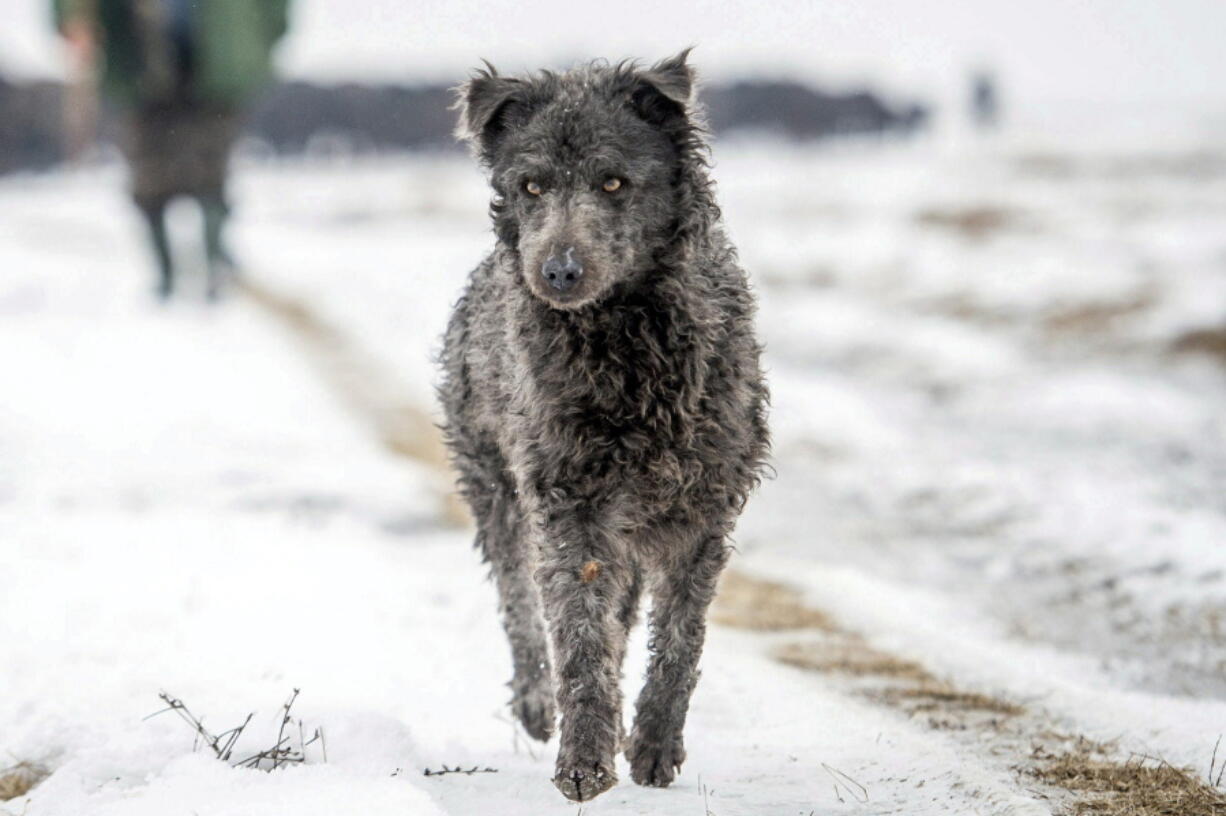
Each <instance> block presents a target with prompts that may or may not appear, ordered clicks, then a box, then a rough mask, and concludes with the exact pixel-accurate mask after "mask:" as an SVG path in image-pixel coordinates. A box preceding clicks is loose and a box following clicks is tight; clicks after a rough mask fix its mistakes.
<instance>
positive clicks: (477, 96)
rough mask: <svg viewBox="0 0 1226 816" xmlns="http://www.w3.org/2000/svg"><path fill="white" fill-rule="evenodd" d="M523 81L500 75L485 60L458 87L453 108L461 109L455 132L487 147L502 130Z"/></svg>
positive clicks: (521, 88) (520, 91) (476, 144)
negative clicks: (482, 65)
mask: <svg viewBox="0 0 1226 816" xmlns="http://www.w3.org/2000/svg"><path fill="white" fill-rule="evenodd" d="M522 92H523V83H522V82H521V81H520V80H518V79H515V78H513V77H504V76H499V74H498V71H497V70H495V69H494V66H492V65H490V64H489V63H488V62H487V63H485V69H484V70H478V71H477V72H476V73H475V74H474V75H473V78H472V79H470V80H469V81H468V82H465V83H464V84H463V85H461V86H460V87H459V88H458V89H457V96H458V99H457V100H456V105H455V107H456V108H458V109H459V111H460V121H459V123H458V125H457V126H456V135H457V136H458V137H459V138H460V139H463V140H464V141H467V142H471V143H472V144H473V145H475V146H477V147H479V148H481V149H482V150H488V149H489V148H490V147H491V146H492V144H493V143H494V141H496V140H497V138H498V135H499V134H500V133H501V132H502V129H503V118H504V116H505V114H506V111H507V108H508V106H510V105H511V104H512V103H513V102H515V101H516V100H517V99H519V97H520V95H521V93H522Z"/></svg>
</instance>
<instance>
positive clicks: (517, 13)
mask: <svg viewBox="0 0 1226 816" xmlns="http://www.w3.org/2000/svg"><path fill="white" fill-rule="evenodd" d="M48 5H49V3H48V2H46V0H0V21H3V22H2V23H0V70H7V71H9V72H15V71H17V72H21V73H37V74H53V73H55V72H57V71H58V70H59V60H60V58H61V54H60V51H59V50H58V48H57V43H56V42H55V39H54V38H53V37H52V36H51V35H50V33H49V32H48V27H47V17H48V12H47V6H48ZM1224 39H1226V0H964V2H953V0H840V2H831V1H829V0H827V1H826V2H797V1H796V0H769V2H761V1H760V0H759V1H758V2H745V1H742V2H732V1H731V0H725V1H724V2H716V1H714V0H707V1H705V2H676V1H675V0H619V2H602V3H582V2H565V1H564V0H539V1H538V2H530V1H529V0H521V1H520V2H506V3H502V2H497V0H479V1H477V2H474V0H425V1H420V0H298V3H297V6H296V7H295V9H294V30H293V32H292V34H291V37H290V39H289V40H288V41H287V42H286V44H285V47H284V49H283V52H282V54H281V63H282V65H283V66H284V68H285V71H286V72H287V73H288V74H289V75H291V76H300V77H314V78H326V79H340V78H351V79H359V80H363V79H365V80H401V81H412V80H414V79H422V78H427V79H434V80H443V81H453V80H456V79H458V78H459V77H460V76H462V75H463V73H464V72H465V70H466V69H467V68H468V67H469V66H471V65H473V64H474V63H476V61H477V60H478V59H479V58H481V57H485V58H488V59H490V60H491V61H493V62H494V63H495V65H498V66H499V67H505V68H506V69H508V70H515V69H523V68H526V67H536V66H540V65H549V64H553V65H558V64H564V63H567V62H569V61H572V60H574V59H578V58H581V57H590V56H605V57H611V58H619V57H622V56H640V57H647V58H654V57H658V56H663V55H665V54H667V53H669V52H672V51H676V50H678V49H679V48H680V47H682V46H684V45H689V44H694V45H697V46H698V50H697V51H696V52H695V55H694V58H693V60H694V62H695V64H696V65H698V67H699V68H700V69H701V70H702V72H703V73H704V74H705V75H706V76H707V77H710V78H717V79H718V78H724V77H728V76H735V75H744V74H759V75H773V76H784V75H789V74H790V75H801V76H804V77H807V78H810V79H813V80H816V81H823V82H825V83H827V84H834V85H839V86H843V87H847V86H879V87H885V88H888V89H890V90H893V91H895V92H898V93H900V94H901V95H905V96H908V97H909V96H913V95H918V96H924V97H927V98H929V99H932V100H934V101H938V102H940V101H950V100H952V99H954V98H957V97H956V96H955V95H958V96H960V95H961V94H962V93H963V91H964V88H965V81H966V74H967V71H968V70H969V69H970V68H971V67H972V66H974V65H979V64H982V65H988V66H991V67H993V68H994V69H995V70H996V72H997V73H998V74H999V76H1000V78H1001V81H1002V85H1003V87H1004V88H1005V90H1006V91H1007V94H1008V98H1009V99H1010V100H1011V101H1012V102H1014V103H1015V104H1017V105H1019V106H1043V105H1047V104H1050V103H1053V102H1061V101H1074V102H1080V101H1098V102H1106V103H1117V102H1118V103H1132V104H1138V103H1141V104H1148V103H1161V104H1169V103H1178V104H1183V103H1188V102H1197V103H1201V104H1208V105H1210V106H1212V107H1214V108H1216V109H1218V110H1226V44H1224V42H1223V40H1224Z"/></svg>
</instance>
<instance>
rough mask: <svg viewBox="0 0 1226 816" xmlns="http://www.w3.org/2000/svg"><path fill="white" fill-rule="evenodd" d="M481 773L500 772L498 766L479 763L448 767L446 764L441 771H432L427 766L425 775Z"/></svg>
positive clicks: (468, 774)
mask: <svg viewBox="0 0 1226 816" xmlns="http://www.w3.org/2000/svg"><path fill="white" fill-rule="evenodd" d="M479 773H498V769H497V768H481V767H479V766H477V765H474V766H472V767H471V768H461V767H460V766H459V765H457V766H455V767H454V768H448V767H447V766H446V765H444V766H443V769H442V770H441V771H432V770H430V769H429V768H426V771H425V774H424V775H425V776H443V775H445V774H464V775H465V776H472V775H473V774H479Z"/></svg>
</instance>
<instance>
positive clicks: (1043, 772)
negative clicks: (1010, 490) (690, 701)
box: [711, 570, 1226, 816]
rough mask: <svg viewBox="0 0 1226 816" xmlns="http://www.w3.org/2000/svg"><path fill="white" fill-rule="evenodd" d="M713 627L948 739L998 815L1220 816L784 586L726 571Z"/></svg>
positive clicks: (1135, 766) (1180, 773)
mask: <svg viewBox="0 0 1226 816" xmlns="http://www.w3.org/2000/svg"><path fill="white" fill-rule="evenodd" d="M711 620H712V622H714V623H717V624H721V625H724V626H730V627H734V628H740V629H749V630H752V631H756V632H760V633H762V634H764V635H768V636H771V637H772V638H773V639H774V640H775V641H776V642H775V644H774V645H773V646H772V647H771V648H770V650H769V652H770V654H771V656H772V657H773V658H774V659H775V660H777V661H778V662H780V663H783V664H785V665H789V666H793V667H795V668H798V669H801V670H805V671H811V672H817V673H820V674H823V675H826V676H829V677H832V678H835V679H836V682H837V683H838V685H839V686H840V687H842V688H843V689H844V690H845V691H846V692H847V693H849V694H853V695H855V696H857V697H861V698H865V699H868V700H871V701H874V702H876V703H879V704H880V705H883V706H886V707H889V708H891V709H894V710H897V711H898V712H899V713H901V714H903V715H905V716H906V717H907V718H908V719H909V720H910V721H911V722H912V723H914V724H916V725H917V726H918V727H919V728H921V729H926V730H928V731H930V732H932V733H933V734H934V735H935V734H942V735H945V736H947V737H949V738H951V739H952V741H954V742H955V743H956V744H957V745H958V746H959V749H960V753H962V755H963V756H965V757H966V759H967V763H968V767H963V768H960V769H959V770H958V774H959V775H960V776H961V777H962V778H963V780H964V781H965V782H966V783H967V784H970V785H976V784H978V785H982V790H981V791H979V792H977V793H979V794H980V795H982V796H983V798H984V801H985V803H986V804H989V805H991V806H992V807H993V808H994V809H993V810H992V811H991V813H993V814H1017V815H1018V816H1020V815H1021V814H1032V813H1033V814H1051V813H1062V814H1063V813H1071V814H1098V813H1101V814H1121V816H1122V815H1123V814H1127V816H1161V815H1162V814H1174V813H1179V814H1186V815H1187V816H1194V814H1195V815H1196V816H1218V815H1219V814H1226V793H1224V792H1223V791H1222V790H1221V789H1220V788H1218V787H1216V786H1214V785H1213V784H1212V783H1210V784H1206V783H1205V782H1202V781H1201V780H1200V778H1199V777H1198V776H1196V775H1195V774H1194V772H1192V771H1191V770H1189V769H1183V768H1176V767H1173V766H1171V765H1170V764H1169V763H1166V762H1165V761H1163V760H1160V759H1156V758H1153V757H1139V756H1137V755H1130V756H1128V757H1124V758H1121V757H1120V756H1119V752H1118V750H1117V748H1116V746H1115V745H1113V744H1109V743H1103V742H1098V741H1094V740H1091V739H1088V738H1086V737H1084V736H1082V735H1079V734H1073V733H1066V732H1063V731H1061V730H1060V729H1059V728H1058V727H1057V726H1056V724H1055V723H1054V722H1053V721H1052V719H1051V717H1050V716H1049V715H1047V714H1046V713H1045V712H1044V711H1042V710H1041V709H1040V708H1038V707H1035V706H1030V705H1023V704H1022V703H1020V702H1017V701H1013V700H1009V699H1006V698H1004V697H1002V696H998V695H994V694H989V693H985V692H983V691H978V690H973V689H968V688H965V687H963V686H962V685H960V684H959V683H957V682H955V681H954V680H953V679H951V678H948V677H938V676H937V675H935V674H934V673H933V672H931V671H930V670H929V669H927V668H926V667H924V666H923V665H922V664H920V663H919V662H917V661H914V660H908V659H904V658H900V657H898V656H896V655H893V654H891V653H889V652H888V651H885V650H882V649H879V648H877V647H874V646H872V645H870V644H869V643H868V642H867V640H866V639H865V638H864V637H863V636H862V635H860V634H859V633H857V632H854V631H850V630H847V629H844V628H843V627H841V626H839V625H838V624H837V623H836V622H835V621H834V620H833V619H832V618H831V617H830V616H829V615H827V614H826V613H824V612H822V611H820V610H817V609H813V608H812V607H810V606H808V605H806V604H805V603H804V602H803V601H802V599H801V594H800V593H799V592H797V591H796V590H794V589H791V588H790V587H788V586H786V585H784V584H780V583H776V582H772V581H766V580H762V579H759V578H755V577H752V576H750V575H747V574H745V573H742V572H739V571H736V570H729V572H728V573H726V575H725V577H724V580H723V582H722V584H721V587H720V592H719V594H718V596H717V597H716V602H715V606H714V608H713V610H712V615H711ZM971 768H974V770H971Z"/></svg>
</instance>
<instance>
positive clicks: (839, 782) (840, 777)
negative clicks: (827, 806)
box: [822, 762, 868, 804]
mask: <svg viewBox="0 0 1226 816" xmlns="http://www.w3.org/2000/svg"><path fill="white" fill-rule="evenodd" d="M822 768H823V769H825V771H826V773H827V774H829V775H830V778H831V779H833V780H834V795H835V796H836V797H837V798H838V800H839V801H840V802H842V801H844V800H843V796H842V794H841V793H839V788H843V789H844V790H846V791H847V793H848V795H849V796H851V798H852V799H855V800H856V801H857V802H859V803H860V804H864V803H865V802H867V801H868V788H866V787H864V786H863V785H861V784H860V783H859V782H857V781H856V780H854V779H852V778H851V777H850V776H848V775H847V774H845V773H843V772H842V771H840V770H839V769H838V768H832V767H830V766H829V765H827V764H826V763H825V762H823V763H822ZM848 782H850V783H851V786H849V785H848V784H847V783H848ZM853 786H854V787H853ZM857 791H858V793H857ZM861 796H862V797H864V798H863V799H861V798H860V797H861Z"/></svg>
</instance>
